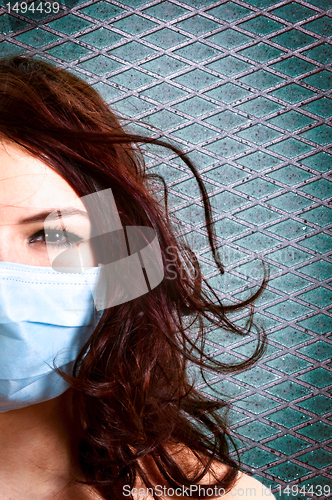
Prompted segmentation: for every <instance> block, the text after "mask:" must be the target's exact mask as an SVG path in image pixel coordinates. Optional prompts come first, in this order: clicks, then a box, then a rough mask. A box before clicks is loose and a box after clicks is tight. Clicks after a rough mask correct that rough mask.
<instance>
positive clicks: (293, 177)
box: [0, 0, 332, 499]
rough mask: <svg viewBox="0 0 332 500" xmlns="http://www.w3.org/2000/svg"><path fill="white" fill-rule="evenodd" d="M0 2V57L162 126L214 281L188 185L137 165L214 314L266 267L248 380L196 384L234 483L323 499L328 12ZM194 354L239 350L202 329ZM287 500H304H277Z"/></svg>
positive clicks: (331, 13) (268, 4) (239, 4)
mask: <svg viewBox="0 0 332 500" xmlns="http://www.w3.org/2000/svg"><path fill="white" fill-rule="evenodd" d="M13 3H14V2H13ZM35 3H37V2H35ZM1 5H2V6H3V8H2V9H0V31H1V33H2V34H1V35H0V54H1V56H4V55H7V54H16V53H29V54H33V55H37V56H38V57H41V58H45V59H47V60H48V61H53V62H54V63H56V64H59V65H61V66H63V67H65V68H68V69H69V70H71V71H73V72H74V73H76V74H78V75H79V76H81V77H83V78H84V79H86V80H87V81H88V82H89V83H91V84H92V85H93V86H94V87H95V88H96V89H97V90H98V91H99V92H100V93H101V94H102V95H103V96H104V98H105V99H106V100H107V102H109V104H110V106H111V108H112V109H113V110H115V111H116V112H118V113H119V114H120V116H121V117H122V119H123V122H124V124H126V126H127V127H129V128H130V129H131V130H133V131H137V132H140V133H141V132H143V133H145V134H147V133H148V134H150V135H151V134H152V135H153V134H155V133H156V129H157V130H162V132H163V134H164V136H166V137H167V138H169V139H170V140H172V141H173V143H176V144H178V145H180V146H181V147H182V149H183V150H184V151H186V152H188V154H189V157H190V158H191V159H192V160H193V161H194V162H195V164H196V166H197V167H198V169H199V171H200V173H201V175H202V177H203V179H204V180H205V184H206V187H207V190H208V192H209V193H210V196H211V205H212V208H213V214H214V219H215V221H216V227H217V234H218V241H219V243H220V254H221V257H222V259H223V261H224V264H225V265H226V271H227V272H226V274H225V275H224V276H223V277H222V278H221V277H220V276H218V273H217V268H216V266H215V265H214V262H213V259H212V256H211V253H210V252H209V251H208V240H207V238H206V232H205V230H204V218H203V209H202V204H201V202H200V200H199V191H198V189H197V187H196V186H195V182H194V179H193V176H192V175H191V173H190V172H188V170H187V168H186V167H185V165H184V164H183V163H181V161H179V160H178V159H177V158H175V156H174V155H173V154H170V153H169V152H166V151H162V150H161V149H160V148H152V147H147V148H146V159H147V162H148V165H149V169H151V171H152V172H158V173H161V174H162V175H164V176H165V179H166V181H167V183H168V186H169V189H170V208H171V213H172V215H173V217H174V218H176V220H178V221H180V224H181V232H182V233H183V234H185V235H186V238H187V240H188V241H189V242H190V243H191V244H192V246H193V248H194V249H195V250H196V252H197V253H198V255H199V259H200V262H201V264H202V268H203V271H204V274H205V275H206V276H207V277H208V278H209V282H210V284H211V285H213V287H214V288H215V289H216V290H218V291H219V292H220V294H221V296H222V297H223V299H224V300H225V302H228V303H234V302H236V301H238V300H240V299H241V298H243V297H245V296H247V295H248V293H249V291H250V290H252V289H253V288H254V287H255V286H257V283H259V282H260V279H261V277H262V267H261V264H260V260H259V257H262V258H263V259H264V261H265V262H267V263H269V265H270V272H271V277H270V281H269V284H268V287H267V290H266V291H265V292H264V294H263V296H262V298H261V299H260V300H259V301H258V303H257V308H256V310H257V314H256V317H257V322H258V323H260V324H261V325H262V326H263V327H264V328H265V330H266V331H267V333H268V339H269V345H268V350H267V352H266V354H265V355H264V357H263V358H262V359H261V360H260V361H259V362H258V363H257V365H256V366H255V367H254V368H252V369H250V370H249V371H248V372H242V373H239V374H237V375H233V376H224V377H222V378H221V379H220V377H219V378H218V377H217V378H213V377H214V375H213V374H209V373H207V378H209V379H210V382H212V383H213V384H214V387H216V388H218V390H220V391H221V393H222V395H223V397H224V398H225V397H228V398H229V399H230V400H231V401H233V402H234V410H232V411H231V413H230V419H231V423H232V433H233V436H234V437H235V440H236V442H237V444H238V446H239V449H240V451H241V458H242V461H243V463H244V466H245V467H246V468H247V470H248V471H250V472H252V473H254V474H255V475H256V477H257V478H259V479H260V480H262V481H263V482H264V483H265V484H267V485H271V486H272V488H273V491H278V490H276V488H277V486H278V485H281V487H282V488H284V487H285V486H287V485H295V484H297V485H298V486H299V487H301V486H303V485H313V489H312V490H311V492H310V490H309V492H308V493H307V494H306V497H307V498H311V497H314V498H315V497H316V496H319V493H320V490H319V485H322V486H323V485H330V486H331V491H332V470H331V465H332V450H331V448H332V438H331V429H332V405H331V392H330V388H331V380H332V373H331V369H332V363H331V354H332V340H331V339H332V336H331V330H332V329H331V325H332V308H331V299H332V287H331V269H332V260H331V240H332V238H331V207H330V200H331V160H332V156H331V155H332V152H331V151H330V146H331V143H332V129H331V125H330V119H331V116H332V100H331V92H330V89H331V83H332V72H331V61H332V45H331V40H332V38H331V37H332V10H329V9H330V8H331V7H332V5H331V2H330V0H310V1H303V0H297V1H296V2H295V1H294V2H291V1H288V0H286V1H281V2H278V1H276V0H247V1H241V0H233V1H232V0H230V1H228V0H222V1H216V2H213V1H210V0H205V1H204V0H186V1H184V0H182V1H177V0H171V1H168V0H166V1H163V0H162V1H160V0H155V1H151V2H146V1H144V0H126V1H125V2H124V3H123V2H118V1H114V0H111V1H106V0H101V1H99V2H95V1H79V0H76V1H69V0H66V1H64V2H63V3H62V4H60V11H59V13H57V14H54V13H51V14H45V13H40V12H39V13H38V12H34V13H33V12H28V14H26V15H23V14H22V13H20V12H17V13H16V12H12V14H11V15H8V7H6V1H5V0H2V3H1ZM136 120H138V121H139V122H140V123H139V124H138V123H136ZM247 314H248V312H243V313H242V314H238V315H237V316H236V317H234V320H235V322H236V323H237V324H241V325H244V324H245V320H246V315H247ZM208 346H209V349H210V352H211V354H212V355H213V356H220V357H222V358H223V360H224V359H225V358H227V359H229V360H230V361H234V360H236V359H237V360H242V359H245V357H246V356H248V355H249V354H250V352H251V350H252V348H253V339H252V337H250V336H248V337H245V338H243V337H241V338H236V337H234V336H230V335H229V334H225V332H222V331H220V330H219V329H214V330H213V331H211V332H209V333H208ZM199 387H200V389H201V390H202V391H205V392H206V393H208V394H210V391H209V389H208V388H206V386H205V385H204V383H203V382H202V383H201V385H199ZM210 395H211V397H215V393H213V394H212V393H211V394H210ZM227 395H228V396H227ZM290 496H291V497H292V498H302V499H303V498H305V496H303V495H301V494H294V491H293V493H292V492H291V493H290V494H287V493H282V495H281V498H289V497H290ZM328 497H329V495H322V496H320V498H328Z"/></svg>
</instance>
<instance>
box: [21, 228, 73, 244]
mask: <svg viewBox="0 0 332 500" xmlns="http://www.w3.org/2000/svg"><path fill="white" fill-rule="evenodd" d="M54 233H55V234H56V233H60V236H61V235H64V234H65V235H68V236H69V240H68V239H67V241H66V242H62V243H61V242H58V243H55V242H52V241H48V242H47V245H52V246H55V247H58V248H66V247H67V248H68V247H71V246H73V245H76V244H77V243H78V242H79V241H82V239H83V238H81V237H80V236H78V235H77V234H74V233H70V232H68V231H67V230H66V229H65V230H63V228H60V227H55V228H54V227H53V228H44V229H41V230H40V231H37V232H36V233H34V234H33V235H32V236H30V238H29V245H32V244H34V243H43V244H46V241H45V237H46V236H45V235H46V234H49V237H50V236H51V235H54ZM40 236H43V237H44V241H43V242H41V241H40V240H39V241H33V240H34V239H36V238H38V237H40Z"/></svg>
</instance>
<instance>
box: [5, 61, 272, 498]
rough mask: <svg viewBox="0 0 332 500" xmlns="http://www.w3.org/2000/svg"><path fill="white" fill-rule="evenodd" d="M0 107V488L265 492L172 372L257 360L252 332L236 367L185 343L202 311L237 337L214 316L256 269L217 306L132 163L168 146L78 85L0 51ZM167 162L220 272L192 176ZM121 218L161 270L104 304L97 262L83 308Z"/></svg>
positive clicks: (207, 405) (225, 494)
mask: <svg viewBox="0 0 332 500" xmlns="http://www.w3.org/2000/svg"><path fill="white" fill-rule="evenodd" d="M0 106H1V113H0V138H1V142H0V146H1V147H0V156H1V158H0V190H1V205H0V220H1V225H0V260H1V262H0V285H1V287H0V289H1V294H0V298H1V304H2V305H1V306H0V307H1V313H2V314H1V316H0V318H1V317H2V318H3V321H2V323H3V324H2V325H1V327H2V328H1V329H0V342H1V350H2V358H1V357H0V365H1V366H3V368H0V370H2V372H0V378H2V380H1V382H2V385H0V389H1V391H0V392H1V394H0V412H1V413H0V446H1V455H0V485H1V498H6V499H7V498H8V499H9V498H10V499H11V500H16V499H22V498H24V499H25V500H29V499H30V498H31V499H32V498H33V499H34V500H39V499H40V500H48V499H51V498H52V499H55V498H56V499H70V500H74V499H80V500H90V499H91V500H92V499H112V500H113V499H119V498H153V497H154V498H158V497H159V498H160V497H161V495H162V498H188V496H189V497H192V498H240V497H242V498H243V497H244V498H247V497H248V498H249V497H252V496H254V497H255V498H258V499H259V498H262V497H264V498H265V496H266V495H267V493H266V491H264V489H263V488H262V485H261V484H260V483H259V482H258V481H257V480H255V479H253V478H250V477H249V476H247V475H245V474H243V473H242V472H239V466H238V464H237V463H236V462H235V461H234V460H233V459H232V458H231V457H230V456H229V454H228V445H227V439H226V430H227V429H226V425H225V423H224V421H223V419H222V418H221V416H220V415H218V414H217V413H216V410H217V409H219V408H222V407H225V406H226V405H225V404H224V403H221V402H218V403H217V402H215V401H211V400H209V399H206V398H204V397H203V396H202V395H201V394H199V393H198V392H197V391H196V390H195V389H194V388H193V387H192V384H191V383H190V382H189V379H188V375H187V371H186V369H187V365H188V361H189V362H191V363H195V364H196V365H197V366H200V367H204V366H205V367H208V368H210V369H213V370H216V371H219V372H231V371H235V370H239V369H242V368H246V367H247V366H250V364H252V363H253V362H254V361H255V360H256V359H258V357H259V356H260V354H261V352H262V343H261V340H260V338H259V339H258V345H257V349H256V351H255V353H254V355H253V356H252V358H251V359H250V360H247V361H245V362H242V363H240V364H238V365H227V364H223V363H221V362H218V361H216V360H213V359H212V360H209V359H208V358H206V356H205V355H204V352H203V350H201V349H200V348H199V347H198V342H197V340H198V339H201V338H203V337H202V335H203V333H204V328H203V327H204V326H206V325H207V324H209V323H210V324H215V325H219V326H222V327H223V328H225V329H227V330H228V331H233V332H237V333H244V332H243V331H242V330H239V328H237V327H235V326H234V325H232V323H231V322H230V320H229V319H228V318H227V312H230V311H234V310H237V309H240V308H241V307H245V306H248V305H250V304H251V302H252V301H253V300H254V299H255V298H256V297H258V296H259V294H260V293H261V291H262V290H263V287H264V284H265V281H264V282H263V284H262V286H261V288H260V289H259V291H258V292H257V293H256V294H255V295H254V296H253V297H252V298H250V299H248V300H247V301H245V302H243V303H242V304H236V305H232V306H223V305H222V304H221V303H220V301H219V300H217V296H215V298H214V299H213V300H212V299H211V297H209V296H208V295H207V294H206V293H205V292H204V290H203V289H202V287H201V284H202V281H204V280H203V278H202V277H201V274H200V272H199V265H198V262H197V260H196V259H195V256H194V254H193V252H191V250H190V249H189V247H188V246H186V245H185V244H184V243H183V242H181V241H180V239H179V238H175V236H174V233H173V230H172V227H171V224H170V222H169V220H168V217H167V189H166V186H165V185H164V189H165V198H166V216H165V215H164V209H163V208H162V206H161V203H160V202H158V201H157V199H156V197H155V196H154V185H153V184H152V181H156V180H159V181H161V182H162V179H160V178H159V179H157V177H156V176H152V175H148V174H146V172H145V169H144V162H143V159H142V155H141V153H140V150H139V144H142V143H143V142H154V143H155V144H158V145H161V146H165V147H168V148H170V149H172V150H173V152H175V153H177V154H181V152H179V151H178V150H177V149H176V148H174V147H173V146H169V145H167V144H164V143H163V142H162V141H160V140H154V141H153V140H152V139H147V138H144V137H139V136H132V135H129V134H127V133H125V132H124V131H123V130H122V129H121V127H120V125H119V122H118V121H117V119H116V117H115V116H114V114H113V113H112V112H111V111H110V110H109V108H108V106H107V105H106V103H105V102H104V101H103V100H102V99H101V97H100V96H99V95H98V94H97V93H96V92H95V91H94V90H93V89H92V88H91V87H89V86H88V85H87V84H86V83H85V82H84V81H82V80H80V79H78V78H77V77H76V76H74V75H72V74H70V73H69V72H66V71H64V70H62V69H60V68H55V67H54V66H52V65H51V64H47V63H45V62H40V61H35V60H33V59H31V58H24V57H14V58H11V59H3V60H1V61H0ZM182 158H183V160H184V161H185V163H186V164H187V166H188V167H189V168H190V169H191V170H192V172H193V173H194V175H195V177H196V179H197V181H198V183H199V186H200V190H201V194H202V200H203V202H204V207H205V216H206V223H207V229H208V235H209V241H210V245H211V249H212V252H213V255H214V258H215V260H216V263H217V265H218V267H219V270H220V272H223V269H222V266H221V264H220V262H219V259H218V254H217V251H216V249H215V243H214V239H213V234H214V233H213V224H212V221H211V211H210V205H209V201H208V198H207V195H206V191H205V188H204V185H203V183H202V181H201V179H200V176H199V174H198V173H197V171H196V170H195V168H194V167H193V165H192V164H191V163H190V162H189V160H188V159H187V158H186V157H184V156H182ZM89 196H90V197H91V196H92V203H90V202H89V200H90V199H91V198H90V197H89ZM103 196H104V197H103ZM96 199H97V203H95V201H96ZM107 200H108V201H107ZM104 202H105V203H104ZM108 202H109V203H108ZM113 202H115V207H116V211H117V213H116V214H114V211H113V212H112V209H114V203H113ZM68 206H69V207H72V208H70V209H68ZM64 207H67V208H64ZM109 209H110V211H109ZM66 210H67V217H66V213H65V212H66ZM68 210H69V212H70V213H69V214H68ZM111 212H112V213H111ZM105 214H106V215H105ZM112 214H113V215H112ZM111 216H112V217H113V216H114V217H115V219H114V220H116V221H117V224H115V226H114V227H112V228H111V230H110V229H109V228H107V227H106V226H107V224H108V222H109V220H110V219H109V217H111ZM119 221H120V225H119ZM123 227H136V228H149V230H150V229H151V228H152V229H153V232H154V233H155V234H156V236H157V239H158V242H159V246H158V248H160V255H161V260H160V262H162V268H163V279H161V280H159V282H158V284H157V285H155V286H151V287H150V289H149V290H148V291H147V293H146V292H142V293H141V294H139V293H136V292H135V293H133V294H132V295H131V297H129V296H128V297H129V299H128V300H125V299H123V298H122V299H120V300H118V302H116V297H118V295H117V294H119V293H121V286H122V285H123V283H122V282H121V273H120V274H119V276H120V278H119V279H120V281H118V282H116V285H114V287H113V285H112V284H111V285H110V283H108V282H107V279H106V281H105V276H106V278H107V277H108V275H105V274H104V281H103V282H102V283H103V286H102V288H101V290H102V292H103V291H104V290H107V296H101V295H99V297H101V298H102V300H101V302H99V307H97V306H96V301H95V302H93V301H91V294H92V295H93V297H94V299H95V298H96V290H97V289H98V286H99V285H100V281H98V280H100V273H101V272H103V270H104V269H106V268H107V265H108V263H110V262H115V263H116V264H117V265H116V266H115V267H117V266H118V265H120V264H118V263H119V262H121V258H124V256H125V255H128V253H127V254H126V253H125V250H124V246H125V245H124V244H123V242H124V241H125V240H124V239H123V237H122V236H121V234H122V233H121V231H122V228H123ZM152 229H151V230H152ZM139 231H141V233H140V238H141V241H142V238H143V240H144V239H145V242H146V243H149V241H147V240H148V238H147V237H146V234H147V233H144V230H140V229H138V232H139ZM115 234H116V235H117V236H116V245H115V244H114V236H115ZM92 236H93V237H92ZM127 237H128V233H127ZM84 245H85V247H84ZM80 247H82V248H83V252H82V251H80V252H78V253H77V249H79V248H80ZM84 248H85V249H87V251H85V250H84ZM154 248H155V250H158V248H157V246H155V247H154ZM114 249H115V250H114ZM66 252H67V253H66ZM75 252H76V253H75ZM142 253H143V252H142ZM82 255H83V257H82ZM155 255H156V256H157V253H156V254H155ZM75 256H76V257H75ZM77 256H78V257H77ZM82 258H83V264H82ZM66 259H67V260H66ZM79 264H82V267H81V268H79ZM56 266H58V268H57V267H56ZM75 266H76V267H75ZM86 268H88V269H86ZM77 269H79V270H78V271H77ZM141 269H142V268H141V267H140V268H139V270H140V271H141ZM193 271H195V272H193ZM135 272H136V271H135ZM137 272H138V271H137ZM146 272H147V268H146V270H145V273H146ZM145 275H146V274H145ZM127 277H128V279H130V276H129V273H128V276H127ZM90 278H91V280H90V282H89V287H87V286H86V283H87V282H86V281H85V280H86V279H90ZM109 281H112V280H109ZM114 281H116V280H114ZM131 282H132V283H133V284H134V286H135V283H136V276H135V279H133V280H132V281H131ZM109 286H110V287H113V288H112V289H110V288H109ZM128 290H129V292H131V291H130V287H128ZM99 291H100V288H99ZM210 292H211V293H212V292H213V291H212V290H211V289H210ZM110 299H111V300H110ZM188 320H189V321H188ZM194 321H196V324H198V325H199V328H200V330H199V331H200V334H199V335H198V334H197V335H196V337H197V338H196V339H195V338H194V335H193V333H192V330H190V329H189V328H188V325H189V326H190V324H193V322H194ZM186 324H187V326H186ZM77 332H79V333H80V334H79V335H77ZM68 352H69V353H70V355H68ZM53 359H54V366H55V370H53V367H52V366H50V365H51V361H52V360H53ZM46 366H47V368H46ZM199 485H200V486H201V487H200V488H199V487H198V486H199ZM203 485H204V486H205V487H206V488H207V487H208V486H210V489H206V490H204V489H203ZM153 487H154V488H155V493H153V492H152V490H151V488H153ZM148 488H149V489H148ZM247 488H249V489H247ZM269 496H270V497H271V498H273V496H272V495H271V494H270V495H269Z"/></svg>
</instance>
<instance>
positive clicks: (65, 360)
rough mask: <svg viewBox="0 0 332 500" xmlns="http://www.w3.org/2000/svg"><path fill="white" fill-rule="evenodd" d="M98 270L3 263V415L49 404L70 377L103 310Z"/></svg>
mask: <svg viewBox="0 0 332 500" xmlns="http://www.w3.org/2000/svg"><path fill="white" fill-rule="evenodd" d="M98 275H99V269H98V268H90V269H89V270H86V271H84V272H81V273H61V272H57V271H55V270H53V269H52V268H51V267H42V266H29V265H25V264H16V263H13V262H0V412H6V411H9V410H14V409H16V408H22V407H25V406H29V405H33V404H36V403H41V402H43V401H48V400H50V399H53V398H55V397H57V396H60V394H62V393H63V392H65V391H66V390H67V389H68V388H69V384H68V383H67V382H66V381H65V380H64V379H63V378H62V377H61V376H60V375H58V374H57V373H56V372H55V371H54V366H56V367H58V368H61V369H62V370H63V371H64V372H65V373H68V374H70V373H71V370H72V367H73V364H74V361H75V359H76V357H77V355H78V353H79V351H80V350H81V348H82V347H83V345H84V344H85V342H86V341H87V340H88V338H89V337H90V335H91V333H92V332H93V330H94V328H95V327H96V325H97V322H98V320H99V319H100V317H101V314H102V311H98V312H97V311H96V309H95V306H94V300H93V291H94V290H95V288H96V285H97V282H98Z"/></svg>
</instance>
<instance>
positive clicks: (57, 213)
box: [19, 207, 89, 224]
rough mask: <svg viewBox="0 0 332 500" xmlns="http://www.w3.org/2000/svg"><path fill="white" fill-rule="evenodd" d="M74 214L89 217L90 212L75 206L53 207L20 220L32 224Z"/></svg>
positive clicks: (22, 222)
mask: <svg viewBox="0 0 332 500" xmlns="http://www.w3.org/2000/svg"><path fill="white" fill-rule="evenodd" d="M73 215H80V216H82V217H85V218H86V219H88V218H89V216H88V213H87V212H84V210H80V209H79V208H74V207H66V208H61V209H60V208H52V209H51V210H44V211H43V212H38V213H37V214H34V215H31V216H30V217H25V218H24V219H21V220H20V221H19V224H31V223H33V222H44V221H45V219H46V218H48V220H57V219H62V218H63V217H72V216H73Z"/></svg>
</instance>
